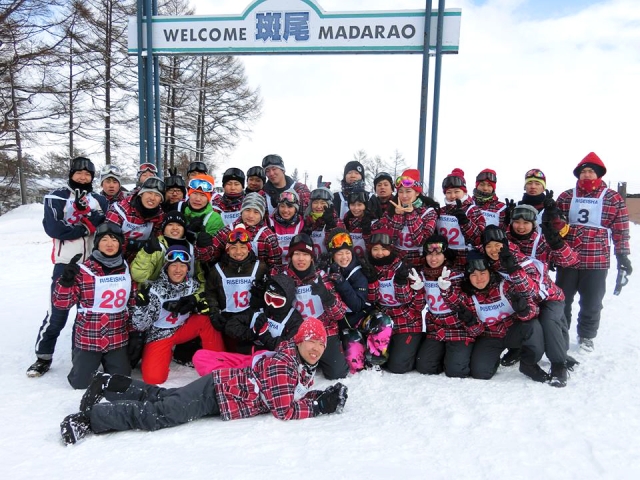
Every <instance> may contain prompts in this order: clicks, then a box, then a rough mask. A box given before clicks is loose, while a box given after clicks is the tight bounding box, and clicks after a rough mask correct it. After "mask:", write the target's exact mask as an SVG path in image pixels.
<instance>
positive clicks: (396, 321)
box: [367, 258, 427, 334]
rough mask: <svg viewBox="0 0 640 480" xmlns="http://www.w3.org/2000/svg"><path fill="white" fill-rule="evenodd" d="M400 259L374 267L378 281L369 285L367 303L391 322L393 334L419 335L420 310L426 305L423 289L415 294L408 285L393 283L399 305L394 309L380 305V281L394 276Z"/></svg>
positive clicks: (420, 325) (420, 327)
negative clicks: (385, 315) (389, 318)
mask: <svg viewBox="0 0 640 480" xmlns="http://www.w3.org/2000/svg"><path fill="white" fill-rule="evenodd" d="M400 262H401V260H400V258H396V259H395V260H394V261H393V262H392V263H391V264H390V265H382V266H376V267H375V268H376V270H377V272H378V280H376V281H375V282H373V283H370V284H369V291H368V293H367V301H368V302H369V303H371V304H372V305H375V308H376V309H378V310H380V311H381V312H383V313H386V314H387V315H389V316H390V317H391V319H392V320H393V333H394V334H395V333H420V332H422V309H423V308H424V307H425V306H426V305H427V296H426V293H425V290H424V289H421V290H420V291H418V292H416V291H415V290H414V289H412V288H411V287H410V286H409V284H407V285H398V284H397V283H395V282H394V286H393V291H394V295H395V297H396V300H397V302H398V303H400V305H398V306H395V307H388V306H384V305H382V304H381V303H380V300H381V298H382V297H381V293H380V281H384V280H389V279H391V278H392V277H393V276H394V275H395V271H396V269H397V267H398V266H399V265H400Z"/></svg>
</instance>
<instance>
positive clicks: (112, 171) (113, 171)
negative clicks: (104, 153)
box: [100, 164, 122, 177]
mask: <svg viewBox="0 0 640 480" xmlns="http://www.w3.org/2000/svg"><path fill="white" fill-rule="evenodd" d="M100 175H101V176H103V177H104V176H105V175H115V176H116V177H119V176H120V175H122V170H120V168H119V167H117V166H116V165H111V164H107V165H105V166H104V167H102V168H101V169H100Z"/></svg>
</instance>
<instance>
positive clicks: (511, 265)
mask: <svg viewBox="0 0 640 480" xmlns="http://www.w3.org/2000/svg"><path fill="white" fill-rule="evenodd" d="M502 245H503V247H502V250H500V265H501V266H502V268H504V269H505V270H506V272H507V273H508V274H509V275H511V274H512V273H514V272H515V271H516V270H517V269H518V267H519V266H520V264H519V263H518V261H517V260H516V257H514V256H513V253H511V250H509V242H508V241H507V240H506V239H505V240H503V242H502Z"/></svg>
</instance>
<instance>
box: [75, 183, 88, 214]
mask: <svg viewBox="0 0 640 480" xmlns="http://www.w3.org/2000/svg"><path fill="white" fill-rule="evenodd" d="M74 193H75V195H76V198H75V200H74V201H73V209H74V210H75V211H77V212H82V213H85V214H87V213H89V199H88V198H87V192H85V191H84V190H80V189H79V188H76V189H75V191H74Z"/></svg>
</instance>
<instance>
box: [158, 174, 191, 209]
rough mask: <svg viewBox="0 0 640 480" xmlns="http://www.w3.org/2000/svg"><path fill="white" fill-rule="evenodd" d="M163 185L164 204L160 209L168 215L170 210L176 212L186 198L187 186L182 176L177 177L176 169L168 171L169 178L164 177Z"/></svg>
mask: <svg viewBox="0 0 640 480" xmlns="http://www.w3.org/2000/svg"><path fill="white" fill-rule="evenodd" d="M164 184H165V195H164V196H165V202H164V203H163V204H162V209H163V210H164V211H165V213H169V212H170V211H172V210H177V209H178V208H179V207H180V203H181V202H182V201H184V199H185V198H186V197H187V184H186V182H185V181H184V178H182V175H178V169H177V168H170V169H169V176H168V177H165V179H164Z"/></svg>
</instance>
